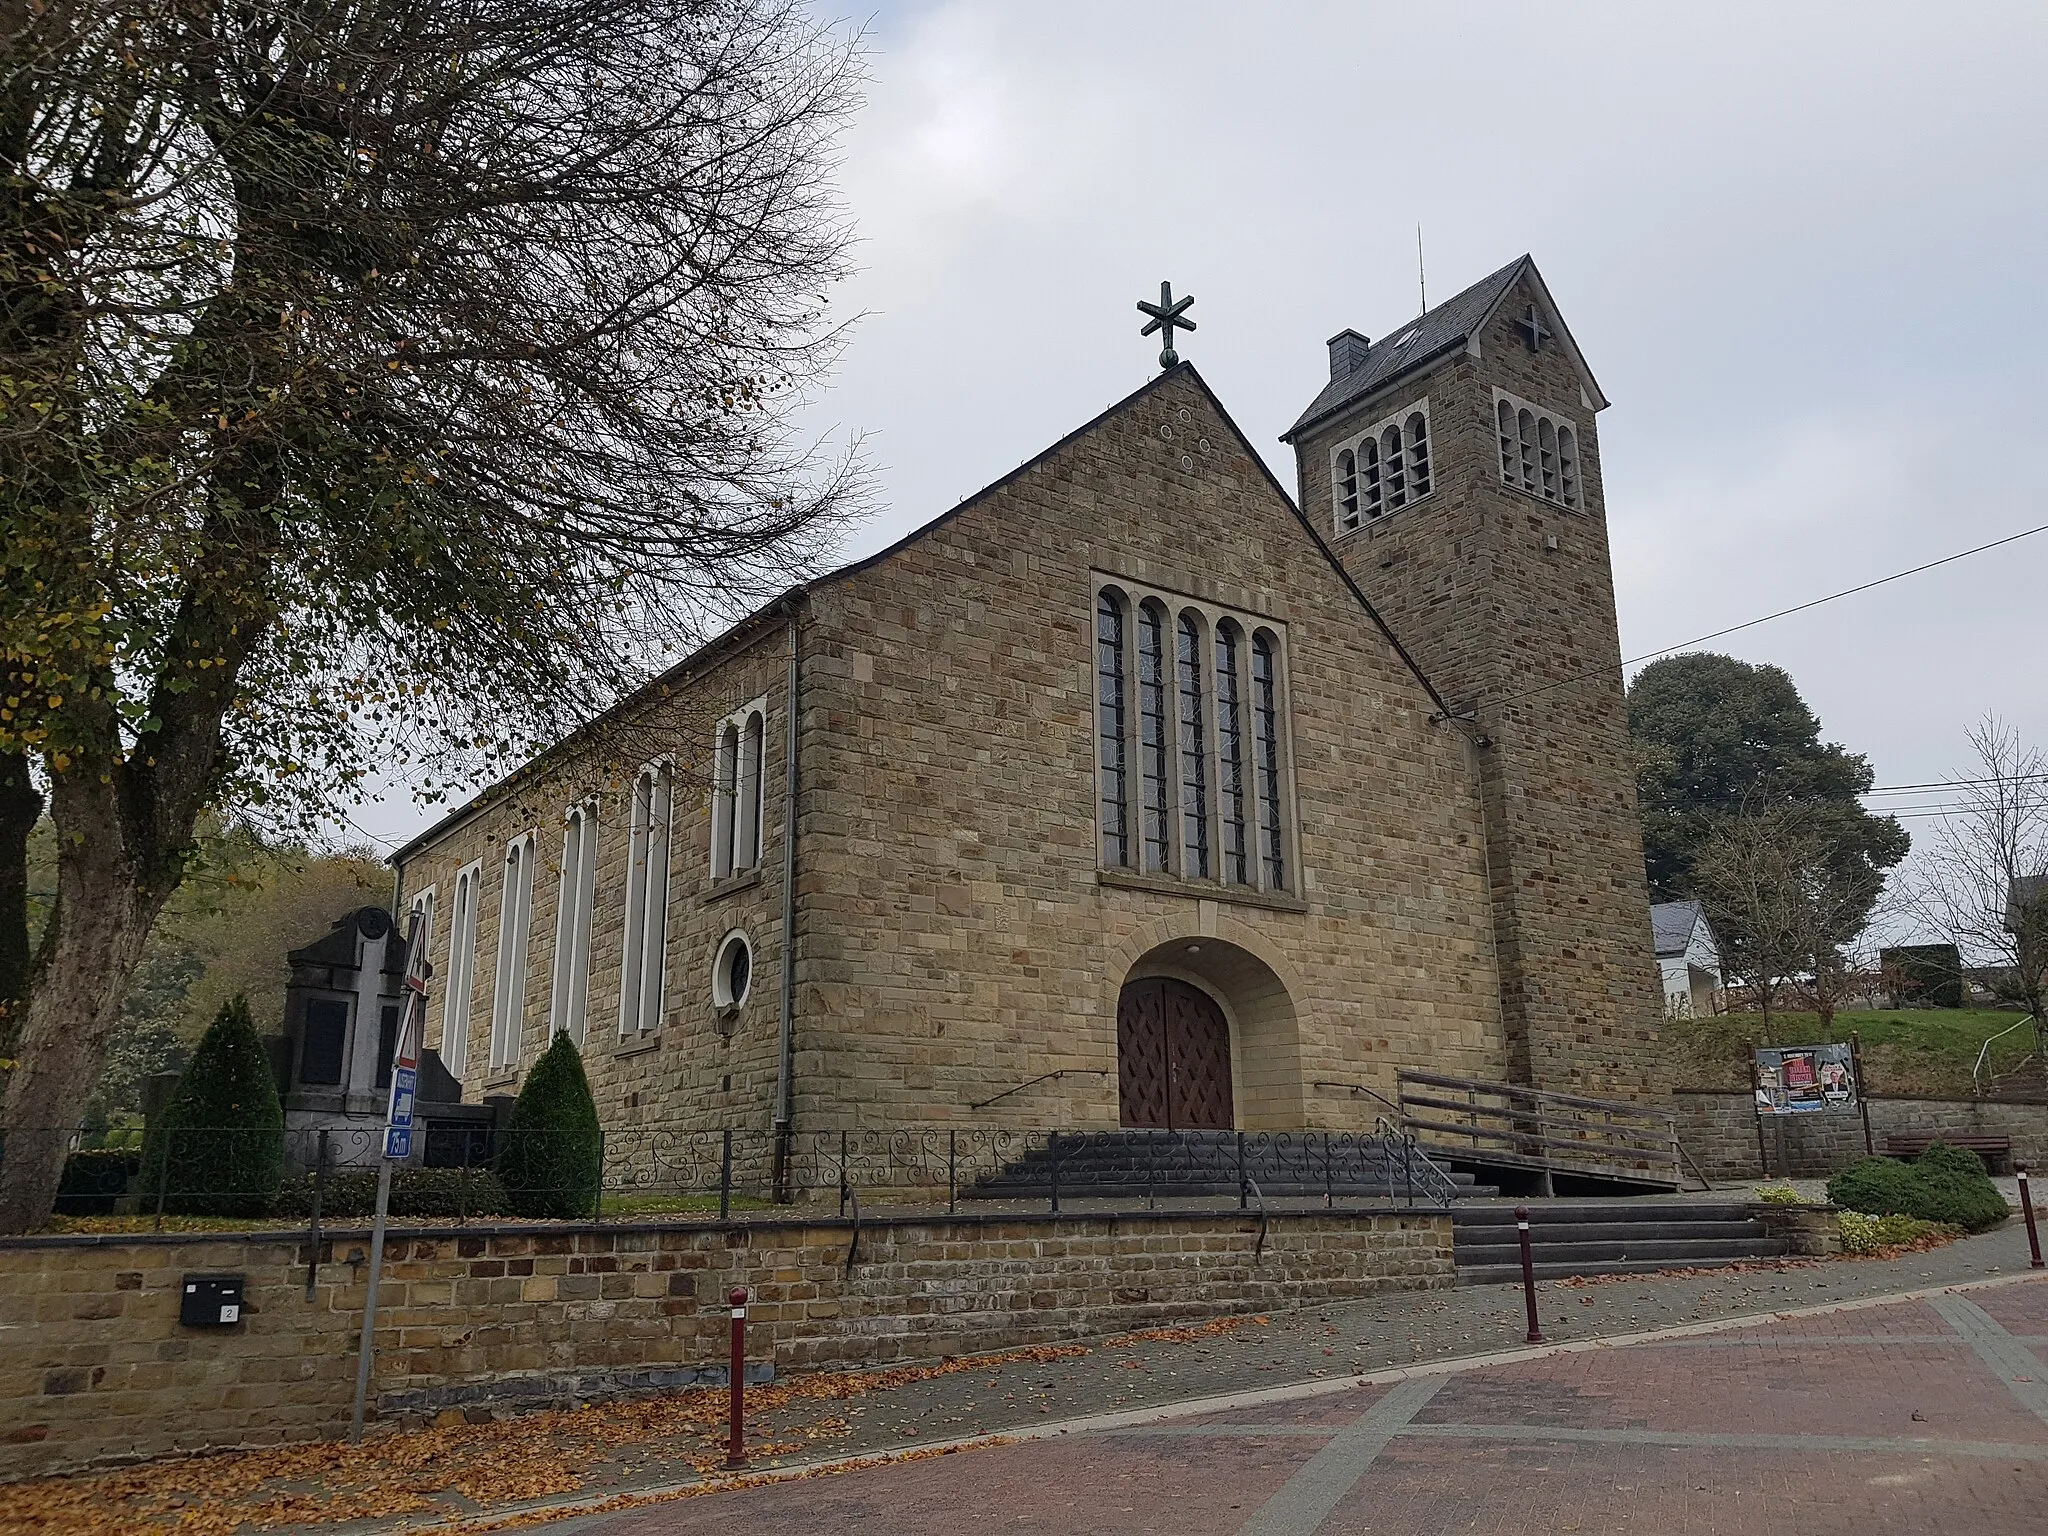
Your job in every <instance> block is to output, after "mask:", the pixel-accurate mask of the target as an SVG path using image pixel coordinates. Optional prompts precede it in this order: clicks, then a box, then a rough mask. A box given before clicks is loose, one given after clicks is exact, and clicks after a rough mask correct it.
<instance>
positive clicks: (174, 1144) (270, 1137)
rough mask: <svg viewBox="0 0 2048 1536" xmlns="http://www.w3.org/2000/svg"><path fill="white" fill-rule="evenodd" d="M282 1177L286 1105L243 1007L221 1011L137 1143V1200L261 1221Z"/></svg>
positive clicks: (237, 1003)
mask: <svg viewBox="0 0 2048 1536" xmlns="http://www.w3.org/2000/svg"><path fill="white" fill-rule="evenodd" d="M283 1177H284V1105H283V1104H282V1103H280V1102H279V1100H278V1097H277V1080H276V1078H275V1077H274V1076H273V1075H272V1073H271V1069H270V1055H269V1053H268V1052H267V1051H266V1050H265V1049H264V1048H263V1042H262V1040H261V1039H259V1038H258V1036H257V1034H256V1026H255V1024H254V1023H253V1022H252V1021H251V1020H250V1018H249V1001H248V999H247V998H245V997H236V998H234V999H233V1000H232V1001H230V1002H228V1003H226V1004H224V1005H223V1006H222V1008H221V1010H220V1012H219V1014H217V1015H216V1016H215V1018H214V1021H213V1022H212V1023H211V1024H209V1025H207V1027H206V1033H205V1034H204V1035H202V1036H200V1038H199V1046H198V1049H196V1050H195V1051H193V1053H192V1061H191V1064H190V1065H189V1066H187V1067H186V1068H185V1072H184V1075H183V1076H181V1077H180V1078H179V1079H178V1087H177V1091H176V1092H174V1093H173V1094H172V1095H171V1101H170V1103H169V1104H167V1105H166V1106H165V1107H164V1112H163V1114H162V1115H160V1116H159V1117H158V1119H157V1123H156V1124H154V1125H152V1126H151V1127H150V1128H149V1131H148V1133H147V1135H146V1136H145V1137H144V1138H143V1144H142V1183H141V1185H140V1192H141V1193H142V1195H143V1196H144V1197H145V1198H147V1199H150V1200H151V1201H154V1199H155V1196H156V1193H157V1191H158V1190H159V1189H161V1190H162V1191H163V1208H164V1209H165V1210H166V1211H171V1212H176V1213H178V1214H180V1215H188V1216H262V1215H265V1214H267V1213H268V1212H269V1210H270V1207H271V1205H272V1203H273V1202H274V1201H275V1200H276V1199H277V1191H278V1185H279V1183H280V1181H281V1180H282V1179H283Z"/></svg>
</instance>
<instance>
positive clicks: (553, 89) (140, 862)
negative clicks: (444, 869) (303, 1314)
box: [0, 0, 857, 1232]
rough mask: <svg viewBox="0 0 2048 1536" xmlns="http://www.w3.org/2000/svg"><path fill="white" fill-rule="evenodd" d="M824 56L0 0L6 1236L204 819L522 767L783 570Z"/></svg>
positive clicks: (519, 7)
mask: <svg viewBox="0 0 2048 1536" xmlns="http://www.w3.org/2000/svg"><path fill="white" fill-rule="evenodd" d="M856 66H857V47H856V45H855V44H853V43H851V42H849V41H847V40H845V39H843V38H839V37H836V36H834V35H832V34H829V33H824V32H821V31H820V30H819V29H818V28H817V27H816V25H815V24H813V23H812V22H811V21H809V20H808V19H807V16H806V13H805V11H804V9H803V7H802V6H801V4H800V3H798V0H0V923H4V924H6V925H8V928H7V931H6V932H5V933H0V1002H5V1001H7V1000H8V999H25V1000H26V1001H25V1004H23V1003H17V1005H16V1007H15V1008H14V1010H13V1012H14V1018H15V1019H16V1021H17V1026H18V1043H17V1047H16V1053H17V1055H18V1057H19V1066H18V1067H17V1069H16V1070H15V1071H14V1072H13V1073H12V1074H11V1076H10V1077H9V1080H8V1082H7V1088H6V1096H5V1103H4V1111H0V1115H4V1124H5V1125H6V1126H8V1127H9V1128H10V1130H9V1135H8V1138H7V1145H6V1157H5V1160H4V1162H0V1232H9V1231H20V1230H24V1229H26V1228H28V1227H31V1226H33V1225H35V1224H37V1223H39V1222H40V1221H41V1220H42V1219H43V1217H44V1216H45V1215H46V1213H47V1211H48V1209H49V1203H50V1199H51V1197H52V1195H53V1193H54V1190H55V1187H56V1179H57V1176H58V1172H59V1169H60V1166H61V1160H62V1143H61V1141H59V1140H55V1139H51V1138H45V1139H44V1141H42V1142H37V1141H36V1140H35V1139H34V1138H33V1136H32V1135H31V1134H28V1133H31V1132H33V1131H35V1130H36V1129H37V1128H44V1127H48V1128H61V1127H63V1126H64V1125H65V1124H66V1123H67V1119H68V1117H70V1116H72V1115H73V1113H74V1111H75V1107H76V1106H77V1105H78V1104H80V1103H81V1102H82V1101H83V1100H84V1097H85V1094H86V1090H87V1088H88V1087H89V1086H90V1084H91V1082H92V1080H93V1076H94V1073H95V1071H96V1068H97V1065H98V1062H99V1059H100V1056H101V1054H102V1052H103V1050H104V1047H105V1042H106V1039H107V1036H108V1033H109V1031H110V1030H111V1028H112V1027H113V1024H114V1022H115V1019H116V1018H117V1016H118V1011H119V1008H120V1005H121V999H122V997H123V996H124V994H125V993H126V991H127V989H128V980H129V976H130V974H131V972H132V971H133V969H134V967H135V964H136V962H137V959H138V957H139V955H140V954H141V952H142V947H143V943H144V940H145V939H146V937H147V935H148V933H149V931H150V928H151V925H152V924H153V923H154V922H155V920H156V917H157V915H158V913H159V912H160V911H161V910H162V908H163V905H164V902H165V901H166V899H167V898H168V897H169V895H170V893H171V892H172V891H173V890H174V889H176V887H177V885H178V883H179V881H180V879H181V877H182V871H183V868H184V864H185V862H186V860H187V858H188V857H189V851H190V849H191V847H192V841H193V829H194V826H195V824H196V822H197V819H198V818H199V817H200V816H201V814H202V813H204V812H207V811H217V812H220V813H223V814H226V815H229V816H235V815H241V816H245V817H253V818H259V819H262V820H266V821H269V822H272V823H283V824H286V825H290V824H293V823H294V822H296V823H297V824H299V825H303V824H304V822H305V821H306V820H307V819H308V818H310V817H312V816H314V815H317V814H318V813H319V812H320V811H321V810H323V809H324V808H325V807H327V806H329V805H331V804H332V803H333V802H334V800H335V799H336V798H337V797H340V796H345V795H347V794H348V793H350V791H351V790H352V788H353V787H354V786H356V785H359V784H360V783H361V782H362V781H363V779H364V777H365V775H366V774H367V773H368V772H369V771H370V770H371V769H372V768H373V767H374V766H387V765H389V764H390V763H391V762H392V761H393V760H394V757H395V756H402V757H403V758H404V759H405V760H407V761H409V762H410V764H411V765H412V773H413V775H414V777H415V779H416V780H427V781H429V782H441V783H445V782H447V781H448V780H449V778H451V777H454V776H459V775H469V774H474V773H476V772H479V771H484V770H487V769H490V768H493V767H497V766H501V765H503V764H505V763H507V762H509V761H516V760H517V759H518V758H519V757H522V756H524V755H525V754H526V753H527V752H529V751H530V750H531V749H532V748H533V747H534V746H535V745H536V744H537V743H540V742H544V741H547V740H549V739H551V738H553V737H554V736H556V735H557V734H559V733H560V732H561V731H562V730H563V729H565V728H566V727H568V726H569V725H571V724H573V723H575V722H577V721H579V720H581V719H585V718H587V717H589V716H591V715H592V714H594V713H596V712H598V711H600V710H602V709H603V708H604V707H605V706H607V705H608V704H610V703H611V702H613V701H615V700H617V699H619V698H620V697H621V696H623V695H625V694H627V693H628V692H630V690H632V689H633V688H634V687H635V686H637V685H639V684H641V683H642V682H644V680H645V678H646V677H647V675H648V672H649V671H650V669H651V666H650V664H651V662H652V660H653V659H654V658H656V657H658V656H660V655H662V654H664V653H665V652H669V651H672V650H673V649H674V648H675V647H676V646H677V645H679V644H686V643H688V642H689V640H690V639H691V637H692V636H694V635H697V634H700V633H702V632H703V630H704V628H705V627H706V626H707V624H708V622H709V621H711V620H712V619H715V618H720V617H723V616H726V615H728V614H730V613H731V612H733V611H735V610H736V609H739V608H742V607H745V606H747V605H749V604H751V603H753V602H755V601H758V600H760V599H762V598H763V597H765V596H766V595H768V594H770V593H772V592H774V591H776V590H778V589H779V588H780V587H782V586H783V585H785V584H786V583H787V582H788V581H789V580H790V578H791V576H792V575H793V574H794V573H798V572H801V571H802V570H804V569H806V568H807V566H808V564H809V563H810V562H811V561H812V560H813V559H814V558H815V557H816V555H817V554H818V553H819V551H820V550H821V548H822V541H823V539H824V538H825V536H826V535H827V534H828V533H829V531H830V530H831V528H832V527H833V525H834V522H835V519H836V518H837V517H838V516H839V515H840V514H841V512H842V510H843V508H844V505H845V496H846V489H847V487H846V480H845V474H844V468H845V466H844V465H843V463H842V464H841V465H840V466H838V467H836V468H835V467H833V466H830V465H827V466H824V467H823V468H822V469H813V467H812V464H813V457H814V456H813V455H812V454H811V453H810V452H809V451H808V450H807V447H806V445H804V444H803V443H801V442H798V441H795V440H793V439H792V438H791V437H790V436H789V435H788V433H787V432H786V430H785V428H784V427H783V425H782V423H783V421H784V419H785V414H786V413H785V412H784V410H783V407H784V406H785V405H786V404H787V403H788V402H790V401H792V400H794V399H795V398H797V394H798V392H799V391H800V389H801V388H802V386H803V385H804V384H805V382H806V381H807V380H809V379H811V378H813V377H815V376H816V374H817V371H818V369H819V367H820V366H821V364H822V363H823V362H824V361H825V360H826V358H827V357H828V355H829V353H830V350H831V347H832V345H833V336H832V333H831V331H830V329H829V327H828V326H827V325H826V324H825V322H824V319H823V294H824V292H825V290H826V288H827V287H828V286H829V284H830V283H831V282H832V281H833V280H834V279H835V278H836V277H837V276H838V275H839V274H840V273H841V271H842V268H843V261H844V251H845V246H846V239H847V231H846V227H845V224H844V221H843V219H842V217H841V215H840V213H839V210H838V207H837V204H836V203H835V201H834V198H833V194H832V190H831V186H830V182H829V172H830V170H831V166H832V153H833V150H832V136H833V134H834V133H835V132H836V130H837V128H838V126H839V124H840V123H841V122H842V121H843V119H844V117H845V115H846V113H847V112H848V110H849V109H850V106H851V102H852V91H853V88H854V83H855V72H856ZM45 801H47V805H48V811H49V814H50V815H51V817H52V818H53V819H54V821H55V823H56V826H57V830H58V833H59V850H60V853H59V868H58V880H57V897H56V903H55V907H54V910H53V911H52V912H51V914H50V916H49V919H48V921H47V923H46V924H45V925H44V927H43V931H42V934H41V937H40V940H39V942H38V943H37V945H36V947H35V949H34V951H33V953H32V954H26V956H25V960H26V968H25V970H24V969H23V966H22V962H23V958H24V953H25V949H26V946H25V943H24V942H23V940H22V938H21V936H20V934H19V933H18V932H17V931H16V927H15V924H16V908H17V907H18V906H19V905H20V904H19V903H18V902H17V901H16V900H15V893H16V890H17V888H18V886H19V884H20V879H21V871H22V868H23V866H24V861H25V854H24V851H23V849H24V845H25V840H26V836H27V831H26V829H27V828H28V827H30V826H32V825H33V824H34V820H35V813H36V812H37V811H38V810H40V809H41V808H42V806H43V803H44V802H45ZM10 967H11V969H12V971H13V974H11V975H10V974H5V971H4V968H10Z"/></svg>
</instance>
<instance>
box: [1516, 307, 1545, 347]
mask: <svg viewBox="0 0 2048 1536" xmlns="http://www.w3.org/2000/svg"><path fill="white" fill-rule="evenodd" d="M1515 324H1516V325H1518V326H1520V327H1521V329H1522V337H1523V339H1524V340H1525V341H1527V342H1528V343H1529V350H1530V351H1531V352H1541V351H1542V350H1543V343H1545V342H1546V341H1548V340H1550V327H1549V326H1547V325H1545V324H1544V323H1543V317H1542V316H1541V315H1539V314H1538V313H1536V306H1535V305H1534V304H1531V305H1530V306H1529V313H1528V314H1527V315H1526V316H1525V317H1524V318H1522V319H1520V320H1517V321H1516V322H1515Z"/></svg>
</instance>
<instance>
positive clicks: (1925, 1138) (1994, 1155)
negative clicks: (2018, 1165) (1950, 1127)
mask: <svg viewBox="0 0 2048 1536" xmlns="http://www.w3.org/2000/svg"><path fill="white" fill-rule="evenodd" d="M1937 1141H1939V1142H1943V1143H1945V1144H1947V1145H1948V1146H1951V1147H1954V1148H1956V1149H1957V1150H1958V1151H1961V1152H1974V1153H1976V1154H1977V1155H1978V1156H1979V1157H1981V1158H1983V1159H1984V1166H1985V1167H1986V1168H1988V1169H1990V1170H1991V1171H1992V1172H1993V1173H2000V1172H2003V1171H2005V1169H2009V1168H2010V1167H2011V1166H2012V1138H2011V1137H2010V1136H1965V1135H1962V1134H1960V1133H1958V1134H1956V1135H1943V1136H1936V1135H1921V1134H1918V1133H1914V1134H1911V1135H1895V1136H1887V1137H1885V1139H1884V1155H1885V1156H1886V1157H1901V1158H1905V1159H1906V1160H1908V1161H1911V1160H1912V1159H1913V1158H1916V1157H1918V1156H1919V1155H1920V1154H1921V1153H1922V1152H1925V1151H1926V1150H1927V1149H1928V1148H1929V1147H1931V1146H1933V1145H1934V1144H1935V1143H1936V1142H1937ZM2001 1163H2003V1164H2004V1168H2001V1167H2000V1164H2001Z"/></svg>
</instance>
